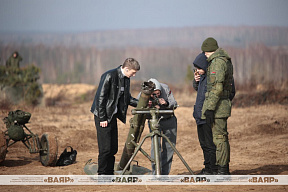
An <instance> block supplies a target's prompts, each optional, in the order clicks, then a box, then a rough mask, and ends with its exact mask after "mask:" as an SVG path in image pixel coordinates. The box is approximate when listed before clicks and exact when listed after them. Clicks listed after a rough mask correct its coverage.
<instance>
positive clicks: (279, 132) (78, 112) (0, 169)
mask: <svg viewBox="0 0 288 192" xmlns="http://www.w3.org/2000/svg"><path fill="white" fill-rule="evenodd" d="M43 88H44V93H45V97H50V98H52V97H56V96H57V95H59V94H56V93H59V92H61V91H59V89H62V90H63V89H64V90H65V91H62V100H60V99H59V102H58V103H57V102H56V104H55V102H54V105H52V106H44V105H42V106H39V107H35V108H31V107H25V106H12V108H11V109H10V110H16V109H22V110H24V111H28V112H30V113H32V117H31V119H30V123H29V124H27V127H29V128H30V129H31V130H32V131H33V132H34V133H37V134H38V135H40V136H41V135H42V134H43V133H45V132H47V133H52V132H53V133H55V134H56V136H57V138H58V144H59V154H60V153H61V152H62V151H63V150H64V148H65V147H66V146H69V145H70V146H72V147H73V148H74V149H76V150H77V151H78V155H77V162H76V163H75V164H73V165H70V166H66V167H44V166H42V165H41V163H40V162H39V155H38V154H30V153H29V151H28V149H27V148H25V147H24V145H23V144H22V143H16V144H15V145H13V146H11V147H9V148H8V150H9V152H8V153H7V155H6V159H5V161H4V162H2V163H1V164H0V175H71V174H72V175H85V173H84V171H83V168H84V165H85V163H86V162H87V161H88V160H89V159H91V158H92V159H93V161H95V162H97V155H98V147H97V140H96V129H95V126H94V120H93V115H92V114H91V112H90V106H91V102H92V100H91V101H89V102H88V101H86V102H79V98H84V95H83V94H84V93H86V92H89V91H93V89H94V87H93V86H88V85H77V86H76V85H75V86H70V87H69V88H67V87H65V88H63V87H62V88H59V86H58V87H55V86H52V85H44V86H43ZM82 88H83V90H82ZM69 91H71V92H69ZM53 94H54V95H53ZM76 95H78V96H79V97H78V99H77V98H76V97H75V96H76ZM72 96H73V97H72ZM134 96H136V95H134ZM175 97H176V100H177V101H178V103H179V104H180V107H179V108H178V109H177V110H176V111H175V113H176V116H177V118H178V137H177V145H176V148H177V149H178V150H179V152H180V153H181V155H182V156H183V158H184V159H185V160H186V162H187V163H188V164H189V166H190V167H191V169H192V170H193V171H194V172H195V173H197V172H199V171H200V170H201V169H202V168H203V165H202V164H203V155H202V150H201V148H200V145H199V142H198V137H197V132H196V124H195V121H194V119H193V117H192V110H193V108H192V106H187V102H186V100H187V98H184V97H183V98H181V95H180V94H179V95H178V94H175ZM190 97H191V98H190V99H191V100H190V101H189V103H194V101H195V95H194V94H192V95H190ZM63 98H65V99H64V100H63ZM44 99H46V98H44ZM83 100H85V99H83ZM88 100H89V99H88ZM60 101H61V102H60ZM184 106H185V107H184ZM129 111H130V110H129ZM8 112H9V110H6V109H1V111H0V118H1V119H3V118H4V117H5V116H7V114H8ZM131 117H132V115H131V114H130V112H129V114H128V118H127V119H130V118H131ZM4 127H5V126H4V123H3V122H2V121H1V122H0V129H1V130H5V128H4ZM118 128H119V150H118V153H117V155H116V161H119V160H120V157H121V154H122V150H123V146H124V143H125V141H126V138H127V134H128V130H129V124H126V125H124V124H122V123H120V122H119V123H118ZM287 128H288V105H286V104H285V105H280V104H270V105H261V106H260V105H255V106H252V107H245V108H233V110H232V116H231V118H229V120H228V130H229V139H230V145H231V163H230V167H231V168H230V171H231V174H233V175H254V174H257V175H288V147H287V145H288V129H287ZM147 133H148V131H147V127H146V128H145V130H144V132H143V135H146V134H147ZM143 148H144V149H145V150H146V151H149V149H150V142H149V141H147V142H145V144H144V147H143ZM135 160H137V161H138V162H139V164H140V165H141V166H143V167H147V168H149V169H150V163H149V162H148V160H147V159H146V158H145V157H144V156H143V155H142V154H140V153H139V154H138V155H137V156H136V159H135ZM170 174H171V175H182V174H183V175H184V174H189V172H188V171H187V169H186V168H185V166H184V165H183V164H182V162H181V161H180V159H179V158H178V157H177V155H175V156H174V160H173V164H172V170H171V173H170ZM0 190H1V191H25V190H26V191H60V190H61V191H159V192H164V191H169V192H173V191H272V190H273V191H286V190H288V186H59V185H57V186H0Z"/></svg>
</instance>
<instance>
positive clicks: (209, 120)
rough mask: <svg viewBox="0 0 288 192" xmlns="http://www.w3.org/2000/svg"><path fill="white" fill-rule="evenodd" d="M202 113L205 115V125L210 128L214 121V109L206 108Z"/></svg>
mask: <svg viewBox="0 0 288 192" xmlns="http://www.w3.org/2000/svg"><path fill="white" fill-rule="evenodd" d="M204 115H205V116H206V123H207V125H208V126H209V127H211V128H212V125H213V123H214V111H212V110H206V111H205V113H204Z"/></svg>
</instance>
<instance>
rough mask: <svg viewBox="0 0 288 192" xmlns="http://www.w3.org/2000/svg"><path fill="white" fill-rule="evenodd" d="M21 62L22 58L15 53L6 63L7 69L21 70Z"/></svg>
mask: <svg viewBox="0 0 288 192" xmlns="http://www.w3.org/2000/svg"><path fill="white" fill-rule="evenodd" d="M20 61H22V57H21V56H20V55H19V53H18V52H17V51H15V52H14V53H13V54H12V55H11V56H10V57H9V59H8V60H7V61H6V67H11V68H19V67H20Z"/></svg>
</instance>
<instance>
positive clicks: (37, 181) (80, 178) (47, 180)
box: [0, 175, 288, 185]
mask: <svg viewBox="0 0 288 192" xmlns="http://www.w3.org/2000/svg"><path fill="white" fill-rule="evenodd" d="M0 185H288V175H217V176H216V175H168V176H164V175H161V176H155V175H111V176H107V175H106V176H103V175H99V176H98V175H0Z"/></svg>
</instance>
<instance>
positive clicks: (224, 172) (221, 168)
mask: <svg viewBox="0 0 288 192" xmlns="http://www.w3.org/2000/svg"><path fill="white" fill-rule="evenodd" d="M217 175H230V172H229V164H227V165H223V166H221V165H218V173H217Z"/></svg>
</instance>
